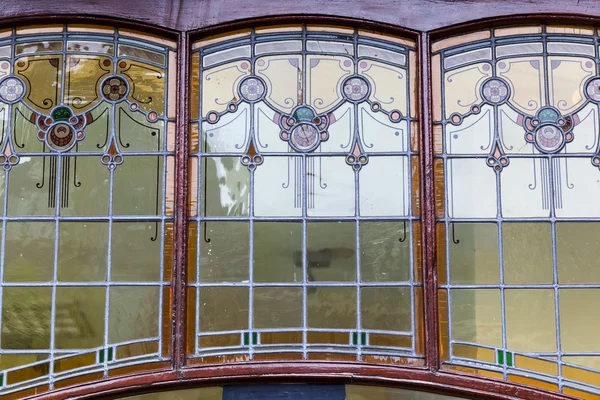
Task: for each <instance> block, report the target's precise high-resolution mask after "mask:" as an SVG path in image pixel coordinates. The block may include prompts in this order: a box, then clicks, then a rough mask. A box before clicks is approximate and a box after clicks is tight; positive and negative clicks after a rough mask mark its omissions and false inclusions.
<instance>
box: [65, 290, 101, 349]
mask: <svg viewBox="0 0 600 400" xmlns="http://www.w3.org/2000/svg"><path fill="white" fill-rule="evenodd" d="M105 303H106V288H104V287H77V286H76V287H59V288H57V289H56V317H55V321H56V322H55V323H54V331H55V341H56V347H57V348H58V349H86V348H93V347H99V346H102V344H103V343H104V307H105Z"/></svg>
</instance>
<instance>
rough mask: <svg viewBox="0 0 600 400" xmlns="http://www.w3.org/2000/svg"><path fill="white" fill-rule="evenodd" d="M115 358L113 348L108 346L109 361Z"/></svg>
mask: <svg viewBox="0 0 600 400" xmlns="http://www.w3.org/2000/svg"><path fill="white" fill-rule="evenodd" d="M112 360H113V348H112V347H109V348H108V361H112Z"/></svg>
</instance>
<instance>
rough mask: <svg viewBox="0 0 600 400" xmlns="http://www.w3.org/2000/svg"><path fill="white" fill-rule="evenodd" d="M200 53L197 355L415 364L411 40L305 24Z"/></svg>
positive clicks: (192, 348)
mask: <svg viewBox="0 0 600 400" xmlns="http://www.w3.org/2000/svg"><path fill="white" fill-rule="evenodd" d="M193 49H194V50H193V53H192V57H191V58H192V68H191V74H190V76H191V83H192V87H191V99H192V104H191V116H192V121H191V125H190V133H191V137H190V172H191V173H190V182H189V189H190V192H191V198H190V202H189V204H190V209H189V211H190V212H189V215H190V217H191V219H190V221H189V232H190V235H189V243H188V248H189V250H190V251H189V253H188V277H189V282H188V285H189V287H190V291H189V292H188V294H189V296H190V301H189V302H188V305H189V308H188V327H189V328H190V329H192V330H193V332H192V333H190V334H189V335H188V340H189V341H191V343H188V350H189V356H190V357H191V358H190V362H191V363H203V364H205V363H209V364H210V363H215V362H226V361H245V360H266V359H271V360H278V359H314V360H355V361H356V360H363V361H369V362H382V363H398V362H402V363H407V362H410V363H416V364H420V363H421V362H422V361H421V356H422V354H423V353H422V351H423V350H422V344H423V339H422V331H421V328H420V327H421V324H420V321H421V320H422V318H423V315H422V305H421V304H422V303H421V296H422V290H421V280H420V277H421V274H420V272H419V271H420V267H421V266H420V262H419V260H420V251H421V249H420V246H419V243H420V240H419V239H420V234H421V233H420V232H421V231H420V222H419V201H418V197H417V196H418V193H419V183H420V182H419V173H418V171H419V159H418V132H417V131H416V127H417V119H416V101H415V95H416V72H415V71H416V52H415V48H414V43H413V42H411V41H409V40H405V39H402V38H398V37H393V36H387V35H383V34H378V33H375V32H369V31H362V30H355V29H352V28H345V27H325V26H311V25H308V26H302V25H296V26H285V27H265V28H255V29H248V30H242V31H237V32H235V33H232V34H231V35H220V36H217V37H212V38H206V39H203V40H200V41H198V42H196V43H194V45H193ZM407 359H409V360H410V361H408V360H407Z"/></svg>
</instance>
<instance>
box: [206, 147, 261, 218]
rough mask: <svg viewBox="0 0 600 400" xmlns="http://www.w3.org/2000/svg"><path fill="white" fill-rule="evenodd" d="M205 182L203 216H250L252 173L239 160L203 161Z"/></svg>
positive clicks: (215, 158)
mask: <svg viewBox="0 0 600 400" xmlns="http://www.w3.org/2000/svg"><path fill="white" fill-rule="evenodd" d="M200 162H201V171H202V172H201V176H202V177H203V178H202V182H201V187H202V202H203V204H202V205H201V206H200V207H201V213H202V214H204V215H206V216H242V215H248V214H249V212H250V210H249V203H250V195H249V193H250V172H249V171H248V168H246V167H245V166H244V165H242V163H241V162H240V159H239V158H237V157H204V158H201V159H200Z"/></svg>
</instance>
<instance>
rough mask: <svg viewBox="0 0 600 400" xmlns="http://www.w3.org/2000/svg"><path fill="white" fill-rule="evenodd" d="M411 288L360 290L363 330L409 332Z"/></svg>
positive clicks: (370, 288)
mask: <svg viewBox="0 0 600 400" xmlns="http://www.w3.org/2000/svg"><path fill="white" fill-rule="evenodd" d="M410 291H411V288H408V287H406V288H393V287H392V288H390V287H368V288H362V289H361V290H360V300H361V315H362V318H361V321H362V327H363V328H365V329H378V330H385V331H400V332H410V331H411V330H412V319H411V318H412V317H411V310H412V301H411V296H410Z"/></svg>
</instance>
